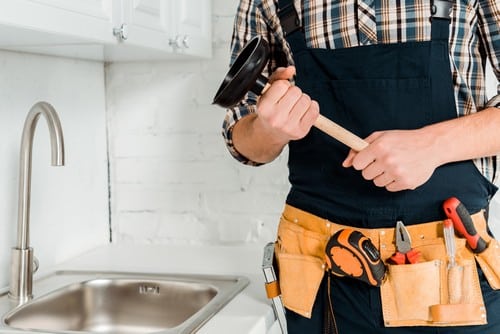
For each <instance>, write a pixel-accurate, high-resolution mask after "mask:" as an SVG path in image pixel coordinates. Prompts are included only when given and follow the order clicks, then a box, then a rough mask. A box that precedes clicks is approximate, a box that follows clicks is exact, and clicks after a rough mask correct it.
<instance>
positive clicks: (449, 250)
mask: <svg viewBox="0 0 500 334" xmlns="http://www.w3.org/2000/svg"><path fill="white" fill-rule="evenodd" d="M443 233H444V243H445V246H446V254H447V255H448V259H449V261H450V262H449V264H448V269H449V268H452V267H454V266H455V253H456V248H455V239H454V235H455V229H454V228H453V221H452V220H451V219H449V218H448V219H445V220H444V222H443Z"/></svg>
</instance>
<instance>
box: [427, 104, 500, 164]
mask: <svg viewBox="0 0 500 334" xmlns="http://www.w3.org/2000/svg"><path fill="white" fill-rule="evenodd" d="M423 130H424V131H425V133H428V134H429V135H430V136H432V137H433V138H434V139H435V143H436V149H437V151H439V152H436V154H439V160H440V164H445V163H448V162H453V161H462V160H468V159H475V158H480V157H485V156H492V155H497V154H500V109H498V108H487V109H485V110H482V111H480V112H477V113H474V114H471V115H468V116H464V117H460V118H457V119H453V120H449V121H445V122H441V123H437V124H433V125H430V126H428V127H426V128H424V129H423Z"/></svg>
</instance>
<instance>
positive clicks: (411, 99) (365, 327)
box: [279, 0, 500, 334]
mask: <svg viewBox="0 0 500 334" xmlns="http://www.w3.org/2000/svg"><path fill="white" fill-rule="evenodd" d="M287 6H288V9H289V8H290V6H293V1H291V0H280V1H279V8H280V9H284V8H285V7H287ZM292 8H293V7H292ZM429 17H430V19H431V20H432V33H431V35H432V36H431V40H430V41H424V42H408V43H398V44H375V45H369V46H360V47H352V48H346V49H334V50H329V49H313V48H309V47H308V46H307V45H306V40H305V36H304V32H303V31H302V30H301V29H300V27H297V28H298V29H290V26H283V23H284V20H283V19H282V26H283V28H284V31H286V32H288V33H287V35H286V40H287V42H288V44H289V46H290V48H291V51H292V54H293V59H294V65H295V67H296V70H297V74H296V85H297V86H298V87H300V88H301V89H302V90H303V91H304V92H305V93H307V94H308V95H310V96H311V98H312V99H314V100H316V101H318V103H319V105H320V111H321V113H322V114H323V115H324V116H326V117H327V118H330V119H331V120H333V121H334V122H336V123H338V124H339V125H341V126H343V127H345V128H347V129H348V130H350V131H352V132H353V133H355V134H357V135H358V136H360V137H362V138H364V137H366V136H368V135H370V134H371V133H372V132H374V131H379V130H390V129H417V128H421V127H423V126H426V125H429V124H432V123H436V122H440V121H444V120H448V119H452V118H456V117H457V111H456V106H455V97H454V91H453V82H452V75H451V70H450V60H449V47H448V35H449V23H450V20H449V19H447V18H431V13H429ZM292 28H293V27H292ZM445 149H446V148H443V150H445ZM348 151H349V148H347V147H346V146H345V145H343V144H341V143H339V142H338V141H336V140H335V139H332V138H330V137H328V136H327V135H325V134H324V133H322V132H320V131H319V130H317V129H315V128H312V129H311V131H310V133H309V134H308V135H307V136H306V137H305V138H303V139H301V140H298V141H293V142H290V143H289V171H290V175H289V180H290V183H291V190H290V192H289V195H288V197H287V204H289V205H291V206H294V207H297V208H299V209H302V210H305V211H308V212H310V213H312V214H314V215H317V216H320V217H323V218H326V219H329V220H331V221H334V222H336V223H340V224H345V225H349V226H354V227H362V228H380V227H394V226H395V223H396V221H398V220H402V221H403V222H404V223H405V224H406V225H412V224H418V223H422V222H428V221H434V220H441V219H444V218H445V215H444V213H443V211H442V203H443V201H444V200H446V199H447V198H449V197H452V196H455V197H457V198H459V199H460V200H461V201H462V202H463V203H464V205H465V206H466V207H467V208H468V210H469V211H470V212H477V211H479V210H481V209H484V208H487V206H488V203H489V200H490V198H491V197H492V196H493V195H494V193H495V191H496V187H495V186H494V185H493V184H491V183H490V182H489V181H488V180H487V179H486V178H484V177H483V176H482V175H481V173H480V172H479V171H478V169H477V168H476V167H475V165H474V164H473V162H472V161H462V162H455V163H450V164H446V165H443V166H441V167H439V168H438V169H436V171H435V172H434V174H433V175H432V177H431V178H430V179H429V180H428V181H427V182H426V183H425V184H423V185H422V186H420V187H418V188H417V189H415V190H407V191H400V192H389V191H387V190H386V189H385V188H379V187H376V186H375V185H374V184H373V183H372V182H370V181H366V180H365V179H363V177H362V176H361V175H360V172H359V171H356V170H354V169H353V168H344V167H342V161H343V160H344V159H345V158H346V156H347V153H348ZM480 276H481V277H480V278H481V286H482V290H483V296H484V300H485V304H486V305H487V310H488V321H489V325H486V326H471V327H454V328H450V329H447V328H439V329H438V328H433V327H425V328H423V327H414V328H413V329H412V328H384V327H383V321H382V315H381V305H380V294H379V290H378V288H373V287H369V286H367V285H366V284H364V283H361V282H358V281H355V280H350V279H332V280H331V287H330V288H331V291H330V292H331V294H330V296H331V299H332V301H333V307H334V313H335V318H336V321H337V326H338V331H339V333H348V334H356V333H360V334H361V333H401V334H403V333H492V334H493V333H500V293H498V292H494V291H492V290H491V288H490V287H489V286H488V285H487V283H486V282H485V279H484V277H483V276H482V273H481V272H480ZM326 291H327V287H326V280H325V281H324V282H323V284H322V287H321V288H320V291H319V294H318V298H316V303H315V306H314V308H313V316H312V318H311V319H306V318H303V317H301V316H300V315H297V314H295V313H294V312H292V311H288V312H287V321H288V322H289V325H288V330H289V333H290V334H293V333H322V332H323V329H322V328H323V321H324V310H325V307H326V304H325V300H324V298H323V297H322V296H321V295H326V294H327V292H326Z"/></svg>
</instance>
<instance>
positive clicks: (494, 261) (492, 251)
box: [475, 239, 500, 290]
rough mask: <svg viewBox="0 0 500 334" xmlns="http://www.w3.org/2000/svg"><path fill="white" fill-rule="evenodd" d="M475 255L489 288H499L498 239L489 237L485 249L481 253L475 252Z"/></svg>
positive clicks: (499, 250)
mask: <svg viewBox="0 0 500 334" xmlns="http://www.w3.org/2000/svg"><path fill="white" fill-rule="evenodd" d="M475 257H476V261H477V263H479V266H480V267H481V269H482V271H483V273H484V276H486V279H487V280H488V283H489V284H490V286H491V288H492V289H494V290H499V289H500V246H499V244H498V241H497V240H495V239H491V240H490V241H489V244H488V247H487V248H486V250H485V251H484V252H482V253H479V254H475Z"/></svg>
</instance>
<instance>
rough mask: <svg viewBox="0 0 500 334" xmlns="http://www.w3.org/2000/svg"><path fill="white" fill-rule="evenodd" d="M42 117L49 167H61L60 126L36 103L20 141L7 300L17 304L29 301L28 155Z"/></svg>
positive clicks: (31, 268)
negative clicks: (14, 239)
mask: <svg viewBox="0 0 500 334" xmlns="http://www.w3.org/2000/svg"><path fill="white" fill-rule="evenodd" d="M40 115H43V116H44V117H45V119H46V121H47V125H48V128H49V132H50V142H51V148H52V166H63V165H64V139H63V133H62V128H61V122H60V121H59V116H58V115H57V113H56V111H55V109H54V107H52V105H50V104H49V103H47V102H43V101H42V102H38V103H36V104H34V105H33V107H31V109H30V111H29V113H28V115H27V117H26V121H25V122H24V129H23V134H22V138H21V154H20V166H19V199H18V201H19V202H18V220H17V245H16V247H13V248H12V258H11V273H10V289H9V298H11V299H14V300H17V301H19V302H21V303H23V302H26V301H27V300H29V299H31V298H33V272H34V271H35V270H36V268H35V269H34V257H33V248H31V247H30V246H29V226H30V192H31V152H32V149H33V136H34V134H35V128H36V125H37V122H38V119H39V118H40Z"/></svg>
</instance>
